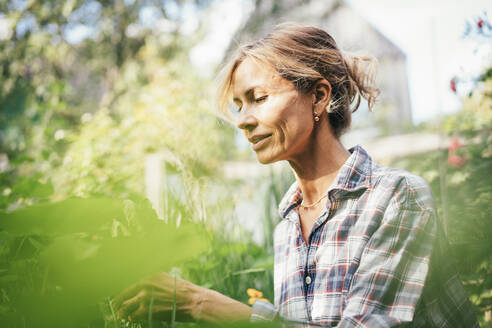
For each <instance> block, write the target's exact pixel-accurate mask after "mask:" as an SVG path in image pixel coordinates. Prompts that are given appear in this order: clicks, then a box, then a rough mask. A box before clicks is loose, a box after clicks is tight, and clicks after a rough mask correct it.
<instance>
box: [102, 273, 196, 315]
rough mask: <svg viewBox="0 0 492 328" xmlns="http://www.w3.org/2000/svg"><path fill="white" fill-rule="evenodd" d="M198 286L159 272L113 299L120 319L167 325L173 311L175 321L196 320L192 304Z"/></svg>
mask: <svg viewBox="0 0 492 328" xmlns="http://www.w3.org/2000/svg"><path fill="white" fill-rule="evenodd" d="M198 290H199V288H198V286H195V285H193V284H192V283H190V282H189V281H186V280H182V279H179V278H175V277H173V276H172V275H170V274H168V273H164V272H161V273H159V274H157V275H155V276H153V277H152V278H150V279H147V280H144V281H142V282H139V283H137V284H135V285H133V286H131V287H129V288H127V289H125V290H124V291H123V292H121V293H120V294H119V295H117V296H116V297H115V298H114V299H113V304H112V305H113V307H114V308H115V310H116V311H117V313H118V316H119V317H120V318H124V319H128V320H143V319H148V318H152V319H155V320H161V321H170V320H171V318H172V315H173V312H174V311H176V318H175V319H176V320H177V321H191V320H194V319H196V318H195V317H196V315H197V314H198V313H197V311H198V310H199V308H198V307H199V305H198V304H197V302H196V300H195V296H196V292H197V291H198Z"/></svg>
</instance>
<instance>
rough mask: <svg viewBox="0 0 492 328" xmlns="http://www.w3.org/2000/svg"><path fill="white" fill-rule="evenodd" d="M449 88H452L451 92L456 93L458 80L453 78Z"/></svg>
mask: <svg viewBox="0 0 492 328" xmlns="http://www.w3.org/2000/svg"><path fill="white" fill-rule="evenodd" d="M449 87H450V88H451V90H452V91H453V92H454V93H456V79H455V78H452V79H451V81H450V83H449Z"/></svg>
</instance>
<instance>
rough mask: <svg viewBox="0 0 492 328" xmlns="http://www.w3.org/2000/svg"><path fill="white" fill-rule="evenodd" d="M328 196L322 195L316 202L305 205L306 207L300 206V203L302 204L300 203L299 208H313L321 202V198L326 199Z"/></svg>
mask: <svg viewBox="0 0 492 328" xmlns="http://www.w3.org/2000/svg"><path fill="white" fill-rule="evenodd" d="M327 196H328V194H324V195H323V196H321V197H320V199H318V200H317V201H315V202H314V203H311V204H307V205H302V203H303V202H304V201H303V202H301V205H300V206H301V207H304V208H308V207H313V206H314V205H318V204H319V202H321V201H322V200H323V198H326V197H327Z"/></svg>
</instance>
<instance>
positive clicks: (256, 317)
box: [250, 300, 278, 322]
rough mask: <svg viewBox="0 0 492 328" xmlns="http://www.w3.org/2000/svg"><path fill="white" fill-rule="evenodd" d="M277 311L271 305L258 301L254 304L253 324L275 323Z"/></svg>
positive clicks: (251, 319)
mask: <svg viewBox="0 0 492 328" xmlns="http://www.w3.org/2000/svg"><path fill="white" fill-rule="evenodd" d="M277 314H278V312H277V309H275V306H274V305H273V304H271V303H268V302H265V301H260V300H256V301H255V302H254V303H253V308H252V313H251V318H250V321H251V322H265V321H273V320H274V319H275V318H276V317H277Z"/></svg>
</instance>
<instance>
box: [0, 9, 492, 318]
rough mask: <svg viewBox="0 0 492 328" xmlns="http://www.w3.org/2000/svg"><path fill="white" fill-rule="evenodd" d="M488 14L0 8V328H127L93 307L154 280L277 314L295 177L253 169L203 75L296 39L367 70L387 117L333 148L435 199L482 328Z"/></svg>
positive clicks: (488, 278) (279, 169) (490, 306)
mask: <svg viewBox="0 0 492 328" xmlns="http://www.w3.org/2000/svg"><path fill="white" fill-rule="evenodd" d="M491 10H492V5H491V4H490V3H489V2H488V1H480V0H475V1H467V2H461V1H443V0H439V1H432V2H429V1H423V0H413V1H407V0H403V1H398V2H396V1H390V0H373V1H363V0H347V1H342V0H284V1H274V0H227V1H219V0H195V1H191V0H189V1H186V0H144V1H135V0H108V1H105V0H99V1H96V0H68V1H49V0H44V1H28V0H0V210H1V213H0V235H1V238H0V322H5V323H7V324H8V325H5V326H8V327H10V326H12V327H21V326H22V327H31V326H36V327H41V326H44V325H46V326H50V327H54V326H58V325H60V326H67V325H70V326H74V327H78V326H84V327H88V326H94V327H99V326H104V327H106V326H107V325H108V324H110V325H113V326H116V327H118V326H119V325H126V326H129V323H121V322H119V321H117V320H115V318H114V313H113V314H112V313H111V306H110V302H109V301H107V298H105V297H109V296H111V295H113V294H114V293H116V292H117V291H118V290H121V288H123V287H125V286H126V285H127V284H129V283H132V282H135V281H137V280H138V279H141V278H143V277H145V276H146V275H149V274H151V273H153V272H155V271H156V270H166V271H169V270H173V272H175V273H176V274H177V275H179V276H182V277H184V278H187V279H190V280H192V281H193V282H195V283H197V284H200V285H203V286H206V287H209V288H213V289H216V290H218V291H220V292H223V293H225V294H227V295H229V296H231V297H234V298H236V299H239V300H241V301H243V302H248V300H249V297H248V295H247V294H246V290H247V288H255V289H258V290H261V291H262V292H263V293H264V296H265V297H266V298H268V299H270V300H273V281H272V267H273V259H272V253H273V250H272V233H273V229H274V227H275V225H276V223H277V222H278V220H279V215H278V213H277V205H278V202H279V201H280V199H281V197H282V195H283V193H284V192H285V191H286V189H287V188H288V186H289V185H290V183H292V182H293V179H294V178H293V175H292V173H291V172H290V169H289V168H288V166H287V165H286V164H285V163H276V164H273V165H269V166H262V165H260V164H259V163H258V162H257V161H256V159H255V155H254V153H253V152H252V151H251V150H250V148H249V145H248V143H247V141H246V140H244V138H243V136H242V135H241V133H240V132H238V131H236V129H235V128H234V127H233V126H231V125H230V124H229V123H227V122H225V121H223V120H222V119H221V118H220V117H219V116H218V115H217V108H216V107H215V105H214V99H213V91H214V86H215V84H214V77H215V74H216V73H217V70H218V69H219V68H220V65H221V64H222V63H224V61H225V60H226V58H227V57H228V56H229V55H230V54H231V53H232V52H233V51H234V49H235V48H236V47H237V46H238V45H239V44H241V43H243V42H247V41H252V40H255V39H258V38H259V37H261V36H263V35H264V34H265V33H267V32H268V31H270V30H271V29H272V28H273V27H274V26H275V25H276V24H278V23H281V22H285V21H294V22H300V23H303V24H313V25H317V26H319V27H322V28H324V29H326V30H327V31H328V32H329V33H330V34H331V35H332V36H333V37H334V38H335V40H336V41H337V43H338V44H339V46H340V47H341V48H342V49H343V50H346V51H350V52H356V53H357V52H359V53H364V54H372V55H374V56H375V57H376V58H377V59H378V61H379V77H378V81H379V86H380V88H381V91H382V93H381V97H380V100H379V101H378V103H377V104H376V106H375V109H374V111H373V112H369V111H368V109H367V106H365V105H363V106H361V108H359V110H358V111H357V112H356V113H355V114H354V116H353V128H352V130H351V131H350V132H349V133H347V134H346V135H345V136H343V138H342V141H343V143H344V145H345V146H346V147H347V148H349V147H352V146H354V145H356V144H360V145H362V146H363V147H364V148H366V149H367V150H368V152H369V153H370V154H371V156H372V157H373V158H374V159H375V160H376V161H377V162H379V163H381V164H384V165H390V166H394V167H399V168H403V169H406V170H409V171H411V172H412V173H415V174H418V175H420V176H422V177H424V178H425V179H426V180H427V181H428V182H429V184H430V185H431V187H432V189H433V192H434V196H435V199H436V205H437V208H438V212H439V215H440V219H441V220H442V221H443V223H444V226H445V229H446V233H447V236H448V239H449V241H450V254H451V255H452V256H453V257H454V259H455V260H456V263H457V269H458V271H459V272H460V274H461V278H462V280H463V282H464V284H465V287H466V289H467V290H468V292H469V294H470V298H471V300H472V302H473V304H474V305H475V307H476V310H477V314H478V315H479V317H480V320H481V323H482V326H484V327H492V239H491V238H490V236H491V234H492V224H491V223H492V208H491V203H492V145H491V139H492V137H491V134H490V132H491V129H492V23H491V20H490V18H489V17H488V15H487V12H490V11H491ZM156 222H157V223H156ZM176 227H177V229H176ZM156 231H160V232H162V233H161V234H156V233H155V232H156ZM202 237H203V238H202ZM144 241H145V242H144ZM124 245H126V246H124ZM128 245H133V246H132V247H130V246H128ZM171 255H173V256H171ZM105 263H106V264H107V263H112V265H109V266H108V265H106V266H105V265H104V264H105ZM149 263H153V265H149ZM82 268H84V269H82ZM102 268H103V269H102ZM116 276H117V277H119V278H118V279H114V277H116ZM81 286H83V288H81ZM95 291H97V292H95ZM67 300H68V301H67ZM40 303H41V304H44V305H45V307H44V308H43V307H42V308H41V309H39V308H38V307H39V304H40ZM96 305H97V306H96ZM108 306H109V307H108ZM53 308H56V309H58V312H60V311H61V310H60V309H64V311H65V313H66V315H65V316H58V317H57V316H56V315H54V313H55V312H53ZM81 308H84V309H86V311H85V310H84V311H81V310H80V309H81ZM58 312H56V313H58ZM131 325H135V324H133V323H132V324H131ZM138 325H140V326H147V325H148V326H151V325H152V324H151V322H150V321H149V322H147V323H140V324H138ZM138 325H137V326H138ZM173 325H174V323H173Z"/></svg>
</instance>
